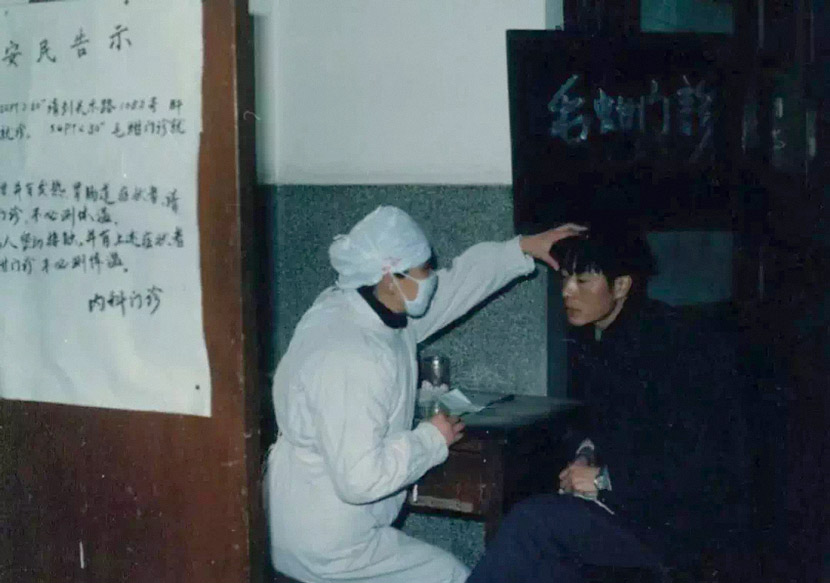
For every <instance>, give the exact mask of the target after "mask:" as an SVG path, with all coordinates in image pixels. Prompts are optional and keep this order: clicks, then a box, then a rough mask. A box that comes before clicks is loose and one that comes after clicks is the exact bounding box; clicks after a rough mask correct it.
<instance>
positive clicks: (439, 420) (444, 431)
mask: <svg viewBox="0 0 830 583" xmlns="http://www.w3.org/2000/svg"><path fill="white" fill-rule="evenodd" d="M429 422H430V423H432V424H433V425H435V427H437V428H438V431H440V432H441V435H443V436H444V439H445V440H446V441H447V446H450V445H452V444H453V443H455V442H456V441H458V440H459V439H461V438H462V437H464V434H463V433H462V432H463V431H464V422H463V421H460V420H459V419H458V417H449V416H447V415H446V414H444V413H443V412H441V413H436V414H435V415H433V416H432V418H431V419H430V420H429Z"/></svg>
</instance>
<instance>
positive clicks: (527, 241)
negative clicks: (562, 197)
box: [520, 223, 588, 271]
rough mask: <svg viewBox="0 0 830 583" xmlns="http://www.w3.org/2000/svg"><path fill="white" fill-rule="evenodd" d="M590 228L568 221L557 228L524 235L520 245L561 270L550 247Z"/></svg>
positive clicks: (532, 255) (526, 251) (528, 252)
mask: <svg viewBox="0 0 830 583" xmlns="http://www.w3.org/2000/svg"><path fill="white" fill-rule="evenodd" d="M586 230H588V227H583V226H582V225H576V224H574V223H566V224H564V225H560V226H558V227H556V228H555V229H550V230H547V231H543V232H541V233H537V234H535V235H527V236H524V237H522V239H521V242H520V245H521V247H522V251H524V252H525V253H527V254H528V255H530V256H531V257H534V258H535V259H538V260H539V261H544V262H545V263H547V264H548V265H550V266H551V267H552V268H553V269H555V270H557V271H559V262H557V261H556V259H554V258H553V257H552V256H551V254H550V248H551V247H553V245H555V244H556V243H557V242H559V241H561V240H562V239H566V238H568V237H573V236H574V235H579V234H580V233H582V232H584V231H586Z"/></svg>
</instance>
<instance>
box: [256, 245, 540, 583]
mask: <svg viewBox="0 0 830 583" xmlns="http://www.w3.org/2000/svg"><path fill="white" fill-rule="evenodd" d="M533 269H534V263H533V259H532V258H530V257H528V256H526V255H524V254H523V253H522V251H521V249H520V247H519V239H518V238H516V239H513V240H511V241H508V242H505V243H480V244H478V245H475V246H473V247H471V248H470V249H468V250H467V251H466V252H465V253H463V254H462V255H461V256H459V257H458V258H456V259H455V261H454V262H453V265H452V267H451V269H448V270H440V271H438V278H439V284H438V289H437V291H436V293H435V296H434V297H433V300H432V304H431V307H430V309H429V311H427V313H426V315H425V316H423V317H422V318H417V319H414V318H410V319H409V322H408V325H407V326H406V327H405V328H399V329H395V328H391V327H388V326H386V325H385V324H384V323H383V322H382V321H381V319H380V318H379V316H378V315H377V314H376V313H375V311H374V310H373V309H372V308H371V307H370V306H369V305H368V304H367V303H366V301H365V300H364V299H363V298H362V297H361V296H360V295H359V293H358V292H357V291H356V290H353V289H340V288H337V287H332V288H328V289H327V290H325V291H324V292H323V293H322V294H320V296H319V297H318V298H317V300H316V301H315V302H314V305H313V306H312V307H311V308H310V309H309V310H308V311H307V312H306V313H305V315H304V316H303V318H302V319H301V321H300V323H299V324H298V325H297V328H296V330H295V332H294V336H293V338H292V340H291V343H290V345H289V347H288V351H287V352H286V354H285V356H284V357H283V358H282V360H281V361H280V364H279V366H278V367H277V372H276V376H275V378H274V387H273V391H274V407H275V410H276V416H277V423H278V426H279V428H280V437H279V438H278V439H277V442H276V444H275V445H274V446H273V447H272V449H271V451H270V452H269V455H268V461H267V469H266V477H265V481H266V483H265V498H266V500H265V504H266V511H267V513H268V522H269V534H270V545H271V557H272V560H273V562H274V564H275V566H276V568H277V569H278V570H279V571H281V572H283V573H285V574H286V575H289V576H291V577H294V578H297V579H300V580H301V581H304V582H308V583H323V582H331V581H349V582H351V583H358V582H360V583H364V582H365V583H369V582H372V583H381V582H382V583H460V582H462V581H464V580H465V579H466V578H467V575H468V570H467V568H466V567H465V566H464V565H463V564H461V563H460V562H459V561H458V560H457V559H456V558H455V557H453V556H452V555H450V554H449V553H447V552H445V551H443V550H441V549H438V548H436V547H434V546H432V545H429V544H427V543H425V542H422V541H419V540H417V539H414V538H412V537H409V536H407V535H405V534H403V533H402V532H400V531H399V530H397V529H395V528H392V527H391V526H390V525H391V524H392V522H393V521H394V520H395V518H396V517H397V516H398V513H399V512H400V510H401V507H402V505H403V503H404V498H405V490H404V489H405V488H406V487H407V486H408V485H410V484H412V483H413V482H415V481H416V480H418V478H420V477H421V476H422V475H423V474H424V473H425V472H426V471H427V470H429V469H430V468H431V467H433V466H435V465H437V464H440V463H442V462H443V461H444V460H445V459H446V458H447V445H446V442H445V440H444V438H443V436H442V435H441V433H440V431H438V429H437V428H436V427H435V426H434V425H432V424H431V423H429V422H422V423H420V424H419V425H418V427H417V428H416V429H414V430H412V429H411V427H412V420H413V414H414V407H415V397H416V394H415V390H416V381H417V378H416V377H417V367H416V345H417V343H419V342H421V341H422V340H424V339H426V338H427V337H429V336H430V335H431V334H433V333H435V332H437V331H438V330H440V329H441V328H443V327H445V326H446V325H447V324H449V323H450V322H452V321H453V320H455V319H456V318H458V317H460V316H462V315H463V314H465V313H466V312H467V311H468V310H469V309H470V308H472V307H473V306H475V305H476V304H478V303H479V302H480V301H482V300H483V299H485V298H486V297H487V296H489V295H490V294H492V293H494V292H495V291H497V290H499V289H500V288H502V287H503V286H505V285H506V284H507V283H509V282H510V281H511V280H513V279H514V278H516V277H518V276H521V275H526V274H528V273H530V272H531V271H533Z"/></svg>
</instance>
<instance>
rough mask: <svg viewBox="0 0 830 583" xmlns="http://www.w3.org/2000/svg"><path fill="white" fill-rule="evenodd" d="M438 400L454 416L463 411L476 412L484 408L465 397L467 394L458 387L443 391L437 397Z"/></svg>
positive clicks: (461, 413) (463, 412)
mask: <svg viewBox="0 0 830 583" xmlns="http://www.w3.org/2000/svg"><path fill="white" fill-rule="evenodd" d="M438 402H439V403H441V405H442V406H443V408H444V409H445V410H446V411H447V413H448V414H450V415H454V416H459V415H464V414H465V413H478V412H479V411H481V410H482V409H484V406H482V405H476V404H475V403H473V402H472V401H470V399H468V398H467V395H465V394H464V393H462V392H461V391H460V390H458V389H453V390H451V391H450V392H448V393H444V394H443V395H441V396H440V397H439V398H438Z"/></svg>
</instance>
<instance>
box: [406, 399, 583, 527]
mask: <svg viewBox="0 0 830 583" xmlns="http://www.w3.org/2000/svg"><path fill="white" fill-rule="evenodd" d="M464 394H465V395H467V396H468V397H469V398H470V400H471V401H473V402H474V403H478V404H484V403H487V402H489V401H491V400H493V399H496V398H498V397H500V396H502V395H500V394H493V393H481V392H473V391H466V390H465V391H464ZM582 412H583V407H582V406H580V405H579V403H577V402H576V401H571V400H566V399H554V398H550V397H540V396H529V395H517V396H516V397H515V398H514V399H513V400H512V401H508V402H505V403H499V404H496V405H493V406H492V407H490V408H487V409H485V410H483V411H481V412H479V413H472V414H468V415H466V416H465V417H464V421H465V423H466V424H467V429H466V430H465V436H464V438H463V439H462V440H461V441H459V442H458V443H456V444H455V445H453V446H452V447H451V448H450V453H449V457H448V458H447V461H446V462H445V463H443V464H441V465H440V466H436V467H435V468H433V469H431V470H430V471H429V472H427V474H426V475H424V477H423V478H421V479H420V480H419V481H418V482H417V484H415V485H414V486H413V487H412V489H411V490H410V492H409V495H408V498H407V503H408V507H409V509H410V511H413V512H427V513H444V514H450V515H456V516H460V517H464V518H471V519H475V520H481V521H483V522H484V533H485V538H486V539H489V538H490V537H492V536H493V534H495V532H496V528H497V527H498V524H499V521H500V520H501V517H502V516H503V515H504V514H505V513H506V512H507V510H509V508H510V506H512V505H513V504H515V503H516V502H519V501H521V500H522V499H524V498H527V497H528V496H531V495H533V494H537V493H541V492H554V491H556V489H557V486H558V483H557V481H556V480H557V478H556V476H557V474H558V473H559V471H560V470H561V469H562V467H564V465H565V463H566V462H567V461H568V460H569V459H570V458H571V457H572V456H573V452H564V451H563V450H562V447H561V441H562V438H563V437H564V435H565V433H566V431H567V429H568V428H569V427H573V426H575V425H576V424H578V423H580V422H581V417H582Z"/></svg>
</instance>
